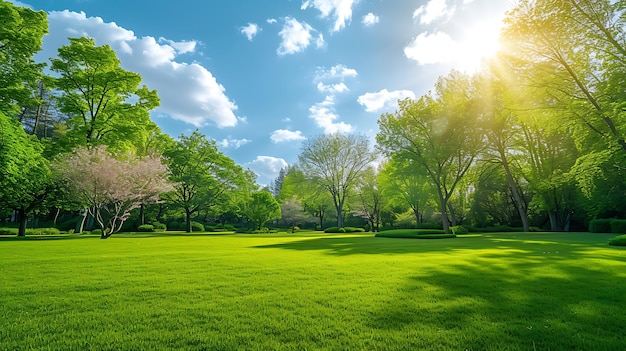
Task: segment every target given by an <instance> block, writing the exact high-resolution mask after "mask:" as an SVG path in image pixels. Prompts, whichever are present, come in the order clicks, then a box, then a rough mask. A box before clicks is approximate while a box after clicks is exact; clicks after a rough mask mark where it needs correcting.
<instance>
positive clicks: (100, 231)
mask: <svg viewBox="0 0 626 351" xmlns="http://www.w3.org/2000/svg"><path fill="white" fill-rule="evenodd" d="M91 234H98V235H102V230H100V229H94V230H92V231H91Z"/></svg>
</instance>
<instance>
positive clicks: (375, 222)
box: [354, 167, 384, 232]
mask: <svg viewBox="0 0 626 351" xmlns="http://www.w3.org/2000/svg"><path fill="white" fill-rule="evenodd" d="M377 176H378V174H377V173H376V170H375V169H374V168H373V167H369V168H367V169H366V170H364V172H363V175H362V177H360V179H359V181H358V182H357V184H356V186H355V190H356V191H355V192H356V196H357V197H358V201H357V203H358V205H357V206H356V209H357V210H356V211H354V212H355V213H356V214H358V215H359V216H360V217H363V218H365V219H366V220H367V222H368V223H369V225H370V230H371V231H372V232H377V231H379V230H380V212H381V211H382V207H383V198H384V196H383V192H382V189H381V188H380V186H379V184H378V177H377Z"/></svg>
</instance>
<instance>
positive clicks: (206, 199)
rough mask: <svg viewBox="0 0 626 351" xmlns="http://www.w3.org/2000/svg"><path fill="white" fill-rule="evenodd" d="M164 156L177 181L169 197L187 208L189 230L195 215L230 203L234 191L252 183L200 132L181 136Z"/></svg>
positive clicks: (176, 203)
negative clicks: (192, 217)
mask: <svg viewBox="0 0 626 351" xmlns="http://www.w3.org/2000/svg"><path fill="white" fill-rule="evenodd" d="M164 156H165V157H166V158H167V159H168V164H169V168H170V172H171V177H170V179H171V181H172V182H173V183H174V184H175V185H174V191H172V192H171V193H170V194H169V195H168V196H167V198H168V200H169V201H170V202H172V203H173V204H175V205H178V206H180V207H182V208H183V209H184V211H185V220H186V222H187V232H191V216H192V215H193V214H195V213H198V212H199V211H200V210H203V209H212V208H214V207H219V206H222V205H224V204H228V203H230V202H231V199H229V195H230V194H231V193H232V192H234V191H236V190H237V189H247V187H248V185H249V184H248V183H249V181H250V179H249V177H248V173H246V172H245V171H244V170H243V168H241V166H239V165H237V164H235V162H234V161H233V160H232V159H231V158H229V157H228V156H226V155H224V154H223V153H221V152H220V151H219V150H218V148H217V145H216V143H215V141H213V140H208V139H207V138H206V137H205V136H204V135H203V134H201V133H200V132H198V131H194V132H193V133H191V135H189V136H185V135H181V136H180V137H179V139H178V140H177V142H176V143H175V145H173V146H172V147H171V148H170V149H168V150H167V151H165V153H164ZM244 195H245V194H244Z"/></svg>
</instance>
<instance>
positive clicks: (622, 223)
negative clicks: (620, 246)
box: [611, 219, 626, 234]
mask: <svg viewBox="0 0 626 351" xmlns="http://www.w3.org/2000/svg"><path fill="white" fill-rule="evenodd" d="M611 233H615V234H626V219H612V220H611Z"/></svg>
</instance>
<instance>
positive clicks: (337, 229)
mask: <svg viewBox="0 0 626 351" xmlns="http://www.w3.org/2000/svg"><path fill="white" fill-rule="evenodd" d="M345 232H346V230H345V229H344V228H340V227H328V228H326V229H324V233H345Z"/></svg>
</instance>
